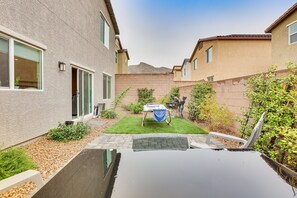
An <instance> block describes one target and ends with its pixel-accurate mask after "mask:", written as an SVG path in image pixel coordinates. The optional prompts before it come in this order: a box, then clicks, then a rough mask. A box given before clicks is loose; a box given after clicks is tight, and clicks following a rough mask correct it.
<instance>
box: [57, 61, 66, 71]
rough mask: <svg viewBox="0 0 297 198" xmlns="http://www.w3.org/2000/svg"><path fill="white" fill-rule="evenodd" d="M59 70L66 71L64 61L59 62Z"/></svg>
mask: <svg viewBox="0 0 297 198" xmlns="http://www.w3.org/2000/svg"><path fill="white" fill-rule="evenodd" d="M59 70H60V71H66V63H63V62H59Z"/></svg>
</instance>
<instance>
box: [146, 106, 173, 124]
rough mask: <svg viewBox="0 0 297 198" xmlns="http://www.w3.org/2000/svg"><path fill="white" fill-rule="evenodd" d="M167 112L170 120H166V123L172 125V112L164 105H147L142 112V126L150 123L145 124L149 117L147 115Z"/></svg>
mask: <svg viewBox="0 0 297 198" xmlns="http://www.w3.org/2000/svg"><path fill="white" fill-rule="evenodd" d="M162 109H163V110H166V111H167V112H168V115H169V116H168V118H169V120H167V119H166V120H165V122H166V123H167V124H168V125H170V123H171V112H170V111H169V110H168V109H167V108H166V107H165V106H164V105H162V104H146V105H144V106H143V111H142V122H141V126H144V123H149V122H145V119H146V117H147V114H148V113H149V112H154V110H162Z"/></svg>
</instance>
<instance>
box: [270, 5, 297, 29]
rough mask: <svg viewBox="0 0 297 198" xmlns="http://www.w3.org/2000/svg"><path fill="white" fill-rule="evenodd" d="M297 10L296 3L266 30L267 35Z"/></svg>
mask: <svg viewBox="0 0 297 198" xmlns="http://www.w3.org/2000/svg"><path fill="white" fill-rule="evenodd" d="M296 10H297V3H295V4H294V5H293V6H292V7H290V8H289V9H288V10H287V11H286V12H285V13H284V14H283V15H281V16H280V17H279V18H278V19H277V20H276V21H274V22H273V23H272V24H271V25H270V26H269V27H268V28H267V29H266V30H265V33H271V31H272V30H273V29H274V28H275V27H276V26H277V25H278V24H280V23H281V22H282V21H283V20H285V19H286V18H287V17H288V16H290V15H291V14H292V13H293V12H295V11H296Z"/></svg>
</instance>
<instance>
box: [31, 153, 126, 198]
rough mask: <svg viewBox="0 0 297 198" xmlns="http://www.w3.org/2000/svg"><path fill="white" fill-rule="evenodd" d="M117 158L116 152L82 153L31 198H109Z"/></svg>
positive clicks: (118, 156)
mask: <svg viewBox="0 0 297 198" xmlns="http://www.w3.org/2000/svg"><path fill="white" fill-rule="evenodd" d="M120 158H121V154H120V153H117V152H116V150H99V149H86V150H83V151H82V152H81V153H80V154H79V155H77V156H76V157H75V158H74V159H73V160H71V162H70V163H69V164H67V165H66V166H65V167H64V168H63V169H62V170H61V171H60V172H59V173H58V174H57V175H56V176H55V177H54V178H52V179H51V180H50V181H49V182H48V183H47V184H46V185H45V186H44V187H43V188H41V189H40V190H39V191H38V192H37V193H36V194H35V195H34V196H33V197H34V198H53V197H55V198H60V197H65V198H68V197H69V198H89V197H90V198H92V197H94V198H95V197H96V198H105V197H110V195H108V194H110V192H109V191H112V185H113V183H114V178H115V177H114V176H115V174H116V172H114V170H115V171H116V170H117V166H118V164H119V161H120ZM109 160H110V161H109Z"/></svg>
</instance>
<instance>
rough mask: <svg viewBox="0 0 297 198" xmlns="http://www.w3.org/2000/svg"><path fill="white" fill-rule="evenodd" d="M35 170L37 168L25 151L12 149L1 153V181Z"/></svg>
mask: <svg viewBox="0 0 297 198" xmlns="http://www.w3.org/2000/svg"><path fill="white" fill-rule="evenodd" d="M35 168H37V166H36V165H35V164H34V162H33V161H32V160H31V159H30V158H29V157H28V155H27V154H26V152H25V150H23V149H20V148H11V149H8V150H4V151H0V180H2V179H5V178H8V177H11V176H13V175H16V174H18V173H21V172H24V171H26V170H29V169H35Z"/></svg>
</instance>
